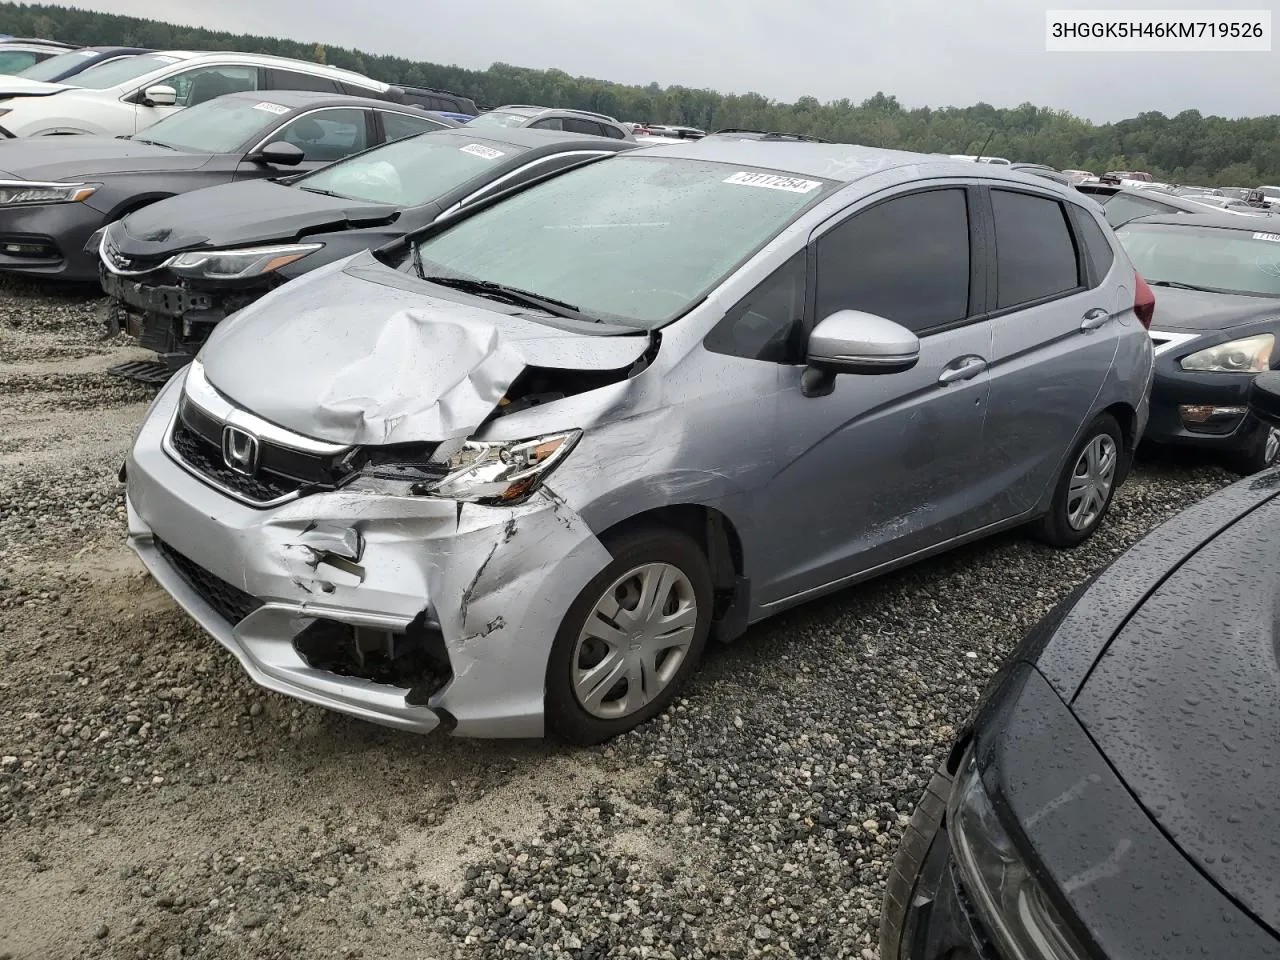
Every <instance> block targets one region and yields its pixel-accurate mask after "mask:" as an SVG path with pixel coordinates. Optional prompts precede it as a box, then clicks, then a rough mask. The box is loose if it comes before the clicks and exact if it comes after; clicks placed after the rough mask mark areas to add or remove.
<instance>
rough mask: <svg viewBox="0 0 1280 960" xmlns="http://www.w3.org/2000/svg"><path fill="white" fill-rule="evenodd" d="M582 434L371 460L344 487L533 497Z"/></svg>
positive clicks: (456, 496) (490, 499) (498, 501)
mask: <svg viewBox="0 0 1280 960" xmlns="http://www.w3.org/2000/svg"><path fill="white" fill-rule="evenodd" d="M581 436H582V431H581V430H568V431H565V432H564V433H554V434H548V435H547V436H544V437H535V438H533V439H531V440H467V441H464V442H461V443H456V442H455V443H450V444H441V446H440V448H438V449H437V451H436V453H435V454H434V455H433V456H432V457H431V458H430V459H429V460H428V461H418V462H414V461H411V460H408V459H406V460H403V461H395V462H388V463H378V464H372V463H371V464H368V465H366V466H364V467H363V468H362V469H361V470H360V472H359V473H358V474H357V475H356V476H355V477H353V478H352V479H351V480H350V481H349V482H348V483H346V484H344V485H343V489H344V490H349V491H352V492H364V493H380V494H385V495H389V496H402V497H406V496H418V497H421V496H426V497H438V498H441V499H445V500H461V501H466V502H469V503H482V504H490V505H499V506H510V505H514V504H518V503H523V502H524V501H525V500H528V499H529V497H530V496H532V495H533V493H534V491H536V490H537V489H538V486H539V485H540V484H541V483H542V482H543V481H544V480H545V479H546V478H547V475H548V474H549V473H550V472H551V471H552V470H554V469H555V468H556V466H557V465H559V464H560V463H561V462H562V461H563V460H564V458H565V457H567V456H568V455H569V451H570V450H572V449H573V447H574V444H576V443H577V442H578V438H579V437H581ZM393 460H394V458H393ZM442 474H443V476H442Z"/></svg>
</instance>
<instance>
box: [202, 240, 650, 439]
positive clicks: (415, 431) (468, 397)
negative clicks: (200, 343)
mask: <svg viewBox="0 0 1280 960" xmlns="http://www.w3.org/2000/svg"><path fill="white" fill-rule="evenodd" d="M434 291H439V292H440V294H441V295H440V296H438V297H437V296H433V295H432V293H433V292H434ZM453 296H455V294H454V293H453V291H449V290H447V289H445V288H442V287H436V286H433V285H431V284H427V283H424V282H423V281H420V280H418V279H417V278H415V277H410V276H408V275H406V274H402V273H399V272H397V271H395V270H392V269H390V268H388V267H385V266H383V265H382V264H380V263H379V262H378V261H377V260H376V259H374V257H373V256H372V255H371V254H368V253H363V254H357V255H356V256H355V257H353V258H351V259H349V260H346V261H340V262H338V263H336V264H332V265H330V266H328V267H322V268H320V269H319V270H316V271H314V272H312V273H310V274H308V275H307V276H305V277H302V278H300V279H298V280H294V281H292V282H290V283H288V284H285V285H283V286H281V287H279V288H277V289H276V290H274V291H272V292H271V293H270V294H268V295H267V296H265V297H263V298H262V299H260V300H258V301H256V302H255V303H253V304H250V305H249V306H248V307H245V308H244V309H243V310H241V311H240V312H239V313H237V314H235V315H234V316H233V317H231V318H229V319H227V320H224V321H223V322H222V323H220V324H218V326H217V327H215V328H214V331H213V335H212V336H211V337H210V338H209V341H208V343H207V344H206V345H205V347H204V349H203V351H202V352H201V355H200V357H201V360H202V362H203V363H204V368H205V375H206V376H207V377H208V379H209V382H210V383H211V384H212V385H213V386H214V387H215V388H216V389H217V390H219V391H220V392H221V393H223V394H225V395H226V396H227V397H228V398H229V399H230V400H232V401H234V402H235V403H236V404H238V405H239V406H241V407H244V408H245V409H247V410H249V411H251V412H253V413H255V414H257V415H258V416H260V417H263V418H265V419H267V420H270V421H272V422H273V423H277V424H279V425H281V426H283V427H287V428H289V429H291V430H295V431H297V432H298V433H302V434H305V435H307V436H310V437H314V438H316V439H318V440H328V441H331V442H334V443H344V444H389V443H410V442H423V441H440V440H446V439H451V438H454V437H462V436H468V435H470V434H471V433H472V432H474V431H475V429H476V428H477V427H479V426H480V424H481V423H483V422H484V420H485V419H486V418H488V416H489V415H490V414H491V413H492V412H493V410H494V408H495V407H496V406H497V405H498V403H499V402H500V401H501V400H502V398H503V397H504V396H505V394H506V392H507V390H508V389H509V388H510V386H511V385H512V383H513V382H515V380H516V378H517V377H518V376H519V375H520V374H521V373H522V372H523V371H524V370H525V369H526V368H528V367H543V368H552V369H558V370H583V371H608V370H616V371H625V370H626V369H627V368H628V367H630V366H631V365H632V364H633V363H634V362H635V361H636V360H638V359H639V358H640V356H641V355H642V354H643V353H644V352H645V350H646V349H647V348H648V347H649V344H650V338H649V336H647V335H645V334H637V335H621V336H602V335H592V334H591V333H586V332H584V333H577V332H574V331H572V330H566V329H563V328H561V327H559V326H552V325H550V324H549V323H544V322H539V321H538V320H533V319H530V318H529V316H528V314H530V313H531V311H529V310H527V309H525V308H522V307H511V306H508V305H506V304H503V303H498V302H489V301H485V302H484V306H479V305H477V304H476V303H475V302H474V301H473V300H472V298H470V297H465V296H463V295H457V297H458V299H452V297H453ZM548 319H550V318H548ZM551 322H552V323H563V321H556V320H552V321H551ZM591 326H593V327H594V325H591ZM600 329H601V330H602V331H610V330H613V331H616V328H611V327H601V328H600ZM619 379H621V374H620V376H619Z"/></svg>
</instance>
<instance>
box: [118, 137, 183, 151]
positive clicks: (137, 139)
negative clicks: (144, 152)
mask: <svg viewBox="0 0 1280 960" xmlns="http://www.w3.org/2000/svg"><path fill="white" fill-rule="evenodd" d="M129 139H130V140H132V141H133V142H134V143H146V144H149V145H150V146H153V147H164V148H165V149H166V150H177V149H178V148H177V147H171V146H169V144H167V143H161V142H160V141H159V140H143V139H142V138H141V137H130V138H129Z"/></svg>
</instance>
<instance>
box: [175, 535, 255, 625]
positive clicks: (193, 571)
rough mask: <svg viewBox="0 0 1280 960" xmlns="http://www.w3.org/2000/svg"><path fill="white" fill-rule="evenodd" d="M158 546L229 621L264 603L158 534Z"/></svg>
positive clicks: (193, 588) (236, 619)
mask: <svg viewBox="0 0 1280 960" xmlns="http://www.w3.org/2000/svg"><path fill="white" fill-rule="evenodd" d="M155 544H156V547H158V548H159V550H160V552H161V553H162V554H163V555H164V558H165V559H166V560H168V561H169V563H170V564H172V566H173V568H174V569H175V570H176V571H178V575H179V576H180V577H182V579H183V580H184V581H185V582H186V584H187V586H189V587H190V588H191V589H192V590H194V591H195V592H196V593H198V594H200V597H201V599H202V600H204V602H205V603H207V604H209V606H211V607H212V608H213V609H214V612H216V613H217V614H218V616H220V617H222V619H224V620H226V621H227V623H229V624H231V625H232V626H235V625H236V624H237V623H239V622H240V621H241V620H243V619H244V618H245V617H247V616H249V614H251V613H253V611H255V610H257V609H258V608H259V607H260V606H262V601H261V600H259V599H258V598H257V597H253V596H250V595H249V594H247V593H245V592H244V591H243V590H241V589H239V588H237V587H233V586H232V585H231V584H229V583H227V582H226V581H225V580H221V579H219V578H218V577H215V576H214V575H213V574H212V573H210V572H209V571H208V570H206V569H205V568H204V567H202V566H200V565H199V564H198V563H196V562H195V561H193V560H189V559H187V558H186V557H184V556H183V555H182V554H180V553H179V552H178V551H177V550H175V549H173V547H171V546H169V545H168V544H167V543H165V542H164V541H163V540H161V539H160V538H158V537H157V538H156V541H155Z"/></svg>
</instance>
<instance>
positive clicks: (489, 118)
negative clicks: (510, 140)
mask: <svg viewBox="0 0 1280 960" xmlns="http://www.w3.org/2000/svg"><path fill="white" fill-rule="evenodd" d="M528 119H529V118H528V117H522V116H520V114H518V113H496V112H493V113H482V114H480V116H478V117H472V118H471V119H470V120H468V121H467V126H469V127H518V126H520V125H521V124H522V123H524V122H525V121H526V120H528Z"/></svg>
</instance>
